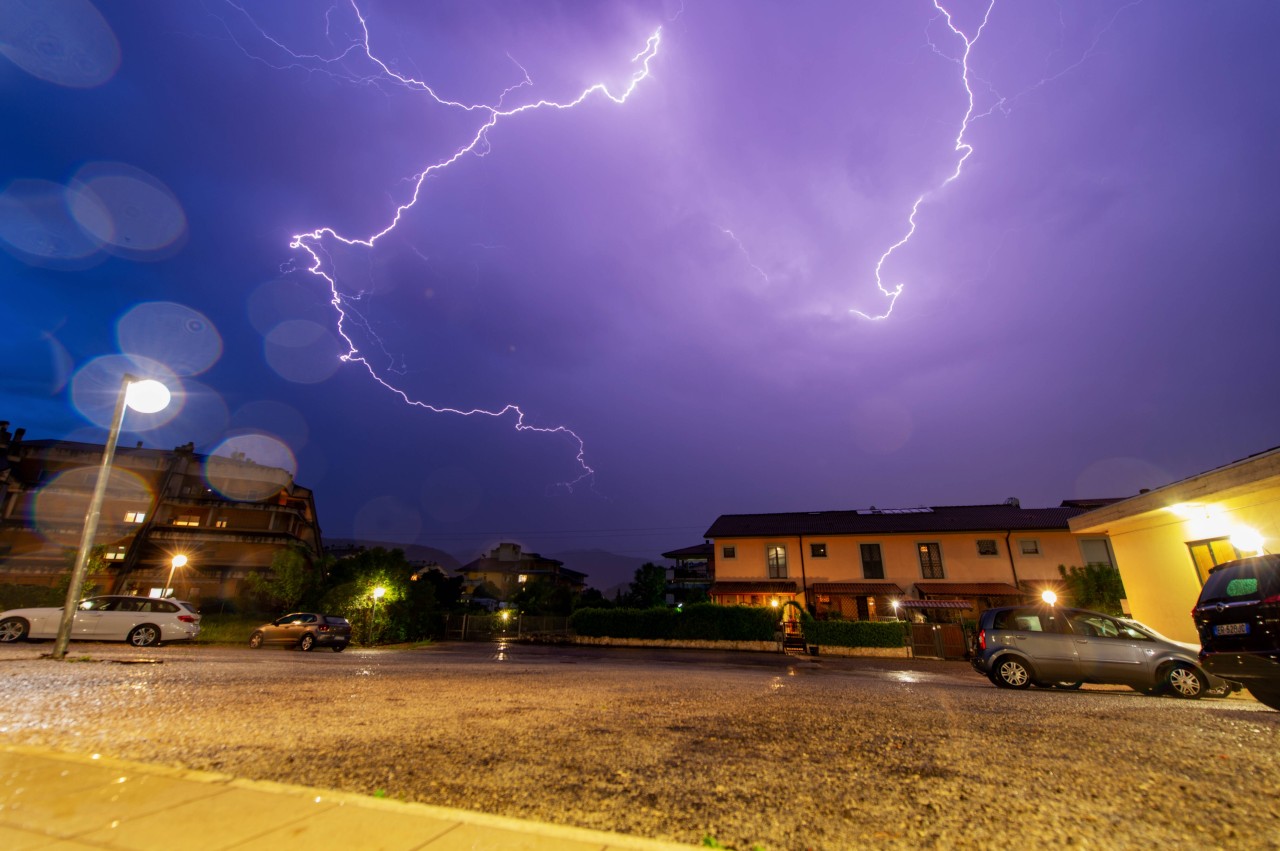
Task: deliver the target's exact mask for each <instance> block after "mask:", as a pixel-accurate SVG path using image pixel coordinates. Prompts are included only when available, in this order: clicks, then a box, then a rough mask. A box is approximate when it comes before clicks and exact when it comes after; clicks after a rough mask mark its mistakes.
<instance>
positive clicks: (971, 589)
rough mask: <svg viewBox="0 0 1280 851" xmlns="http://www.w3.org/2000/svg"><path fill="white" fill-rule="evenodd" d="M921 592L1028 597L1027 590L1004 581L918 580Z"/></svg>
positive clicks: (960, 595) (970, 595) (918, 588)
mask: <svg viewBox="0 0 1280 851" xmlns="http://www.w3.org/2000/svg"><path fill="white" fill-rule="evenodd" d="M916 590H917V591H919V592H920V593H921V594H926V595H928V594H951V595H954V596H956V597H1027V596H1030V595H1029V594H1028V593H1027V592H1026V591H1023V590H1021V589H1020V588H1018V587H1017V586H1016V585H1008V584H1006V583H1004V582H917V583H916Z"/></svg>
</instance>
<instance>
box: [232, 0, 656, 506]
mask: <svg viewBox="0 0 1280 851" xmlns="http://www.w3.org/2000/svg"><path fill="white" fill-rule="evenodd" d="M229 5H231V6H232V8H235V9H236V10H237V11H239V12H240V13H241V14H243V15H244V16H245V17H246V18H248V19H249V20H250V21H251V23H253V25H254V26H255V28H257V29H258V32H260V33H261V34H262V35H263V37H264V38H266V39H267V40H268V41H269V42H270V43H271V44H273V45H275V46H276V47H277V48H279V49H280V50H283V51H285V52H286V54H287V55H288V56H290V57H291V59H292V62H293V63H297V64H300V65H301V66H302V67H305V68H307V69H308V70H314V69H315V67H316V66H317V65H319V66H321V70H324V71H325V72H326V73H330V74H333V75H335V76H342V77H344V78H346V79H351V80H353V81H354V82H358V83H370V82H374V81H375V80H380V81H385V82H387V83H389V84H390V85H394V86H399V87H404V88H407V89H411V90H414V91H419V92H422V93H424V94H425V95H426V96H427V97H429V98H430V99H431V100H432V101H434V102H435V103H436V104H438V105H440V106H444V107H448V108H450V109H455V110H461V111H464V112H468V113H476V114H478V115H480V116H482V117H483V120H482V121H481V123H480V125H479V126H478V128H477V129H476V130H475V132H474V133H473V134H472V135H471V137H470V140H469V141H466V142H465V143H464V144H462V145H461V147H459V148H457V149H456V150H454V152H453V153H452V154H450V155H448V156H446V157H445V158H443V159H440V160H438V161H436V162H433V163H430V164H429V165H427V166H426V167H424V168H423V169H422V170H421V171H419V172H418V173H417V174H415V175H413V176H412V177H411V178H410V180H409V182H410V184H411V185H412V191H411V192H410V194H409V198H408V200H406V201H404V202H403V203H400V204H398V205H396V206H395V209H394V212H392V213H391V214H390V216H389V220H388V221H387V223H386V224H385V225H384V226H382V227H381V228H380V229H378V230H375V231H372V232H370V233H367V234H365V235H362V236H350V235H343V234H340V233H338V232H337V231H336V230H335V229H334V228H332V227H319V228H317V229H315V230H313V231H309V232H307V233H299V234H294V235H293V236H292V238H291V240H290V243H289V247H290V248H292V249H295V250H300V251H303V252H305V253H306V254H307V255H308V256H309V257H310V261H309V264H308V265H307V266H306V271H307V272H309V273H310V274H312V275H314V276H315V277H317V278H320V279H322V280H323V281H325V282H326V285H327V286H328V289H329V296H330V299H329V303H330V304H331V305H332V307H333V309H334V311H335V313H336V315H337V332H338V335H339V336H340V337H342V339H343V341H344V342H345V343H346V346H347V351H346V352H345V353H344V354H342V355H340V358H341V360H343V361H344V362H346V363H355V364H360V365H361V366H363V367H364V369H365V370H366V371H367V372H368V374H369V376H370V377H371V378H372V379H373V380H374V381H376V382H377V383H378V384H380V385H382V386H383V387H385V388H386V389H387V390H388V391H389V392H391V393H393V394H395V395H396V396H397V397H399V399H400V400H401V401H402V402H403V403H404V404H406V405H409V406H412V407H415V408H421V409H423V410H426V411H430V412H431V413H435V414H456V415H458V416H464V417H472V416H479V417H492V418H495V419H498V418H502V417H508V416H510V417H514V428H515V430H516V431H518V432H534V433H537V434H554V435H561V436H564V437H566V438H568V439H569V440H570V441H571V442H572V443H573V445H574V446H576V454H575V460H576V462H577V464H578V469H579V471H580V473H579V475H578V476H577V478H575V479H573V480H572V481H569V482H563V483H561V484H562V485H563V486H564V487H566V488H568V489H569V490H572V489H573V488H574V487H575V486H576V485H577V484H579V483H580V482H582V481H584V480H587V479H593V478H594V476H595V470H594V469H592V468H591V466H590V465H588V464H587V461H586V447H585V444H584V443H583V440H582V438H581V437H580V436H579V435H578V434H577V433H576V432H574V431H573V430H572V429H570V428H569V427H568V426H563V425H561V426H552V427H543V426H536V425H532V424H530V423H529V422H528V421H527V415H526V414H525V411H524V410H523V409H521V408H520V406H519V405H516V404H514V403H509V404H506V405H503V406H502V407H499V408H496V409H486V408H471V409H462V408H453V407H447V406H442V405H434V404H431V403H428V402H425V401H422V400H420V399H415V398H413V397H411V396H410V395H409V393H408V392H406V391H405V390H404V389H402V388H401V387H398V386H396V385H395V384H393V383H392V382H391V381H389V380H388V379H387V378H386V377H385V375H384V374H382V373H380V371H379V370H378V369H377V368H375V366H374V365H373V364H372V363H371V362H370V360H369V359H368V358H367V357H366V356H365V354H364V353H363V352H361V351H360V348H359V347H358V346H357V345H356V343H355V341H354V340H353V339H352V337H351V335H350V333H349V332H348V322H349V321H351V322H354V323H356V324H358V325H361V326H362V327H364V328H365V329H366V330H370V329H369V327H368V323H367V321H365V320H364V318H363V317H362V316H360V314H359V312H358V311H357V310H356V309H355V307H354V306H353V302H356V301H358V300H359V298H360V294H355V295H349V294H346V293H344V292H342V290H341V289H340V288H339V285H338V279H337V273H336V271H334V270H333V262H332V257H331V254H330V251H329V248H328V246H336V245H337V244H341V245H345V246H362V247H365V248H373V247H374V245H376V244H377V243H378V242H379V241H380V240H381V239H383V238H384V237H386V236H387V235H388V234H391V233H392V232H394V231H395V230H396V228H397V227H398V226H399V225H400V223H401V221H402V220H403V219H404V216H405V214H406V213H408V212H409V211H410V210H412V209H413V208H414V206H415V205H417V203H418V201H419V199H420V198H421V197H422V196H423V184H424V183H425V182H426V180H427V178H428V177H430V176H431V175H433V174H436V173H438V172H441V171H444V170H445V169H447V168H449V167H450V166H451V165H453V164H454V163H456V162H457V161H458V160H460V159H461V158H462V157H464V156H467V155H468V154H474V155H475V156H479V157H483V156H484V155H485V154H486V153H488V151H489V133H490V131H492V130H493V129H494V128H496V127H497V126H498V125H499V124H500V123H503V122H506V121H510V120H513V119H515V118H516V117H517V116H520V115H523V114H524V113H527V112H533V111H536V110H569V109H573V108H574V107H576V106H578V105H579V104H581V103H583V102H584V101H586V100H587V99H588V98H593V97H603V98H607V99H609V100H610V101H612V102H613V103H616V104H624V103H626V101H627V100H628V99H629V98H630V97H631V95H632V93H633V92H635V90H636V88H637V87H638V86H639V85H640V83H641V82H642V81H643V80H645V79H646V78H647V77H648V76H649V75H650V66H651V63H652V62H653V60H654V59H655V58H656V57H657V55H658V47H659V45H660V43H661V38H662V29H661V28H660V27H659V28H658V29H657V30H655V31H654V33H653V34H652V35H651V36H649V38H648V39H647V40H646V41H645V45H644V48H643V49H642V50H640V51H639V52H638V53H636V54H635V55H634V56H632V57H631V64H632V66H634V69H633V71H632V73H631V75H630V77H629V78H628V79H627V82H626V84H625V86H622V87H621V89H620V90H619V91H617V92H614V91H612V90H611V89H610V88H609V86H608V85H606V84H605V83H596V84H594V85H591V86H588V87H587V88H585V89H583V90H582V91H581V92H580V93H579V94H578V95H577V96H576V97H574V98H572V99H571V100H566V101H556V100H549V99H545V98H541V99H538V100H535V101H531V102H528V103H524V104H521V105H519V106H513V107H507V106H505V101H506V99H507V97H508V96H509V95H511V94H512V93H513V92H515V91H517V90H519V89H522V88H525V87H527V86H532V85H533V80H532V79H531V78H530V76H529V74H528V72H527V71H525V69H524V68H523V67H522V66H520V64H519V63H518V62H515V60H514V59H512V62H513V63H515V64H516V67H517V68H520V71H521V74H522V76H523V79H522V80H521V82H519V83H517V84H516V85H513V86H509V87H508V88H506V89H504V90H503V91H502V92H501V94H500V95H499V97H498V99H497V101H496V102H495V103H493V104H468V103H462V102H461V101H456V100H451V99H449V98H447V97H444V96H443V95H441V94H440V93H439V92H437V90H436V89H435V88H433V87H432V86H431V85H430V84H428V83H427V82H426V81H424V80H419V79H416V78H415V77H412V76H407V75H405V74H401V73H399V72H397V71H395V70H393V69H392V68H391V67H390V66H389V65H388V64H387V63H386V62H384V61H383V60H382V59H380V58H379V57H378V56H377V55H376V53H375V52H374V50H373V48H372V46H371V42H372V39H371V37H370V32H369V24H368V21H367V19H366V18H365V15H364V13H363V12H362V11H361V10H360V8H359V6H358V5H357V4H356V2H355V0H351V8H352V10H353V11H354V13H355V17H356V20H357V21H358V23H359V27H358V29H359V34H358V36H357V37H356V38H355V41H354V43H352V44H351V45H348V46H346V47H345V48H342V49H340V50H339V52H338V53H337V54H336V55H334V56H331V57H324V56H320V55H318V54H297V53H293V52H292V51H290V50H289V49H288V48H287V47H285V45H284V44H283V43H282V42H280V41H278V40H276V39H274V38H271V37H270V36H269V35H267V34H266V32H265V31H263V30H262V28H261V27H258V25H257V24H256V22H253V20H252V18H251V17H250V16H249V15H248V13H247V12H246V11H245V10H244V9H242V8H241V7H239V6H236V5H235V4H229ZM327 22H328V16H326V23H327ZM233 39H234V36H233ZM238 43H239V42H237V44H238ZM241 49H242V50H243V49H244V48H243V46H241ZM246 52H247V51H246ZM357 54H360V55H363V57H364V58H366V59H367V60H368V61H369V62H371V63H372V64H373V66H374V67H375V68H376V69H377V71H376V72H375V73H374V75H373V76H354V77H352V76H348V75H347V74H345V73H343V72H341V71H335V70H333V69H334V68H335V67H339V63H342V62H344V61H345V60H348V59H350V58H352V57H353V56H355V55H357ZM253 58H255V59H260V57H256V56H255V57H253ZM508 58H510V57H508ZM260 61H265V60H261V59H260ZM268 64H269V63H268ZM291 67H293V66H291ZM393 203H394V202H393ZM420 256H421V255H420ZM374 337H375V339H376V335H374ZM384 353H385V352H384ZM391 371H393V372H394V371H395V370H391Z"/></svg>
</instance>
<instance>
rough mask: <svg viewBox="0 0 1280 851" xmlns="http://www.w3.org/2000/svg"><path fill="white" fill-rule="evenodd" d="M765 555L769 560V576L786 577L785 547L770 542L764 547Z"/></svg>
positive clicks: (771, 577) (774, 577)
mask: <svg viewBox="0 0 1280 851" xmlns="http://www.w3.org/2000/svg"><path fill="white" fill-rule="evenodd" d="M765 557H766V559H767V560H768V562H769V578H770V579H786V578H787V548H786V547H784V546H782V544H770V545H769V546H768V547H766V548H765Z"/></svg>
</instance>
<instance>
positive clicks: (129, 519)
mask: <svg viewBox="0 0 1280 851" xmlns="http://www.w3.org/2000/svg"><path fill="white" fill-rule="evenodd" d="M146 519H147V513H146V512H145V511H126V512H125V515H124V522H126V523H141V522H142V521H144V520H146Z"/></svg>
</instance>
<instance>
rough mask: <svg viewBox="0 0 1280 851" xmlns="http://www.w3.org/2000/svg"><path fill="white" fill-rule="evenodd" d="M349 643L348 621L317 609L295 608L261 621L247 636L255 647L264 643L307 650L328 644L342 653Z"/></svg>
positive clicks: (349, 627)
mask: <svg viewBox="0 0 1280 851" xmlns="http://www.w3.org/2000/svg"><path fill="white" fill-rule="evenodd" d="M350 643H351V624H350V623H348V622H347V619H346V618H343V617H338V616H337V615H325V614H320V613H319V612H294V613H292V614H288V615H285V616H284V617H280V618H276V619H275V620H273V621H272V622H271V623H264V624H263V625H262V626H260V627H258V628H257V629H255V630H254V631H253V635H251V636H249V646H250V647H252V648H253V649H255V650H257V649H258V648H259V647H262V646H263V645H266V644H276V645H281V646H284V647H296V648H298V649H299V650H310V649H312V648H313V647H317V646H319V647H328V648H331V649H332V650H333V652H335V653H341V652H342V651H343V650H346V649H347V645H348V644H350Z"/></svg>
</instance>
